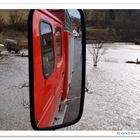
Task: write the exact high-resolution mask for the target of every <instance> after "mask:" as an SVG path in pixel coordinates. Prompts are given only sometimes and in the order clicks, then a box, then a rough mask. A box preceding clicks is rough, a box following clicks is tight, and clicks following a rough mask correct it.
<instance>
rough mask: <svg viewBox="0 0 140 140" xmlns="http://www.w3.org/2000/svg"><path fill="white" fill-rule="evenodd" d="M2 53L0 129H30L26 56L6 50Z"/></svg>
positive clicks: (0, 60)
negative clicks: (9, 52)
mask: <svg viewBox="0 0 140 140" xmlns="http://www.w3.org/2000/svg"><path fill="white" fill-rule="evenodd" d="M24 52H26V51H24ZM3 54H5V55H1V56H0V130H27V129H32V128H31V125H30V112H29V88H28V87H29V82H28V77H29V76H28V57H20V56H15V55H14V54H8V53H7V52H3ZM6 55H7V56H6Z"/></svg>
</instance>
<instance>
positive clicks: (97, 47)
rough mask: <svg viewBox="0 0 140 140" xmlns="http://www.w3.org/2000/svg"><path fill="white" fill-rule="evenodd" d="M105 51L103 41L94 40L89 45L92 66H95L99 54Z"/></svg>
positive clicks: (98, 59) (99, 56)
mask: <svg viewBox="0 0 140 140" xmlns="http://www.w3.org/2000/svg"><path fill="white" fill-rule="evenodd" d="M105 51H106V49H105V48H104V47H103V42H101V41H96V42H95V43H93V44H92V46H91V47H89V52H90V53H91V54H92V56H93V66H95V67H96V66H97V64H98V62H99V61H100V58H101V56H102V55H103V54H104V53H105Z"/></svg>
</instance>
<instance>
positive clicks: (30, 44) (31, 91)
mask: <svg viewBox="0 0 140 140" xmlns="http://www.w3.org/2000/svg"><path fill="white" fill-rule="evenodd" d="M34 11H35V10H30V12H29V16H28V48H29V49H28V50H29V98H30V120H31V126H32V128H33V129H34V130H55V129H59V128H63V127H67V126H70V125H73V124H75V123H77V122H78V121H79V120H80V119H81V117H82V114H83V107H84V98H85V74H86V32H85V18H84V13H83V11H82V10H79V9H78V11H79V13H80V16H81V25H82V26H81V29H82V78H81V79H82V80H81V99H80V110H79V115H78V117H77V118H76V119H75V120H73V121H71V122H68V123H65V124H60V125H56V126H52V127H48V128H38V127H37V126H36V122H35V117H34V116H35V114H34V83H33V82H34V71H33V38H32V33H33V31H32V24H33V23H32V21H33V15H34Z"/></svg>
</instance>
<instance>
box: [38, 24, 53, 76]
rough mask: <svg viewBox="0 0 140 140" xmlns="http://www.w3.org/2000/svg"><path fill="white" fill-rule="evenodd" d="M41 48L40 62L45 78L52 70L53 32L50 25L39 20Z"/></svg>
mask: <svg viewBox="0 0 140 140" xmlns="http://www.w3.org/2000/svg"><path fill="white" fill-rule="evenodd" d="M40 26H41V27H40V28H41V35H40V36H41V48H42V63H43V72H44V75H45V78H48V77H49V76H50V75H51V73H52V72H53V70H54V61H55V60H54V48H53V32H52V28H51V25H50V24H48V23H46V22H41V24H40Z"/></svg>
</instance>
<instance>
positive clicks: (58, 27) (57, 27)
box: [55, 26, 63, 63]
mask: <svg viewBox="0 0 140 140" xmlns="http://www.w3.org/2000/svg"><path fill="white" fill-rule="evenodd" d="M57 29H59V30H57ZM57 32H60V49H61V55H60V59H59V60H58V58H57V57H58V55H57V52H58V51H57V35H56V62H57V63H60V62H61V60H62V56H63V48H62V29H61V27H60V26H56V27H55V34H56V33H57Z"/></svg>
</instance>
